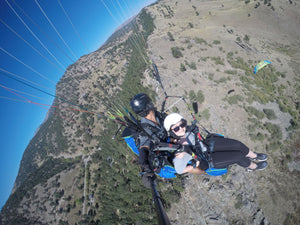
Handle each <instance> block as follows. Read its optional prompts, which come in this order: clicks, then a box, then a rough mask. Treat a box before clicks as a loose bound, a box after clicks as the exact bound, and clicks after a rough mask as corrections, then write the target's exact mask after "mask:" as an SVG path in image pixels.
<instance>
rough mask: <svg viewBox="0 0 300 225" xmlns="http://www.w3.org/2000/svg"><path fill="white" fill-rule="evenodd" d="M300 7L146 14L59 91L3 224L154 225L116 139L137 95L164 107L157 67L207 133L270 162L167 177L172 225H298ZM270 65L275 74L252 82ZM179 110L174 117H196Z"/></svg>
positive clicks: (249, 4)
mask: <svg viewBox="0 0 300 225" xmlns="http://www.w3.org/2000/svg"><path fill="white" fill-rule="evenodd" d="M299 4H300V2H299V1H283V2H282V1H274V0H265V1H258V0H256V1H252V0H246V1H235V0H225V1H209V0H203V1H199V0H181V1H171V0H163V1H159V2H158V3H156V4H153V5H151V6H149V7H147V8H145V9H144V10H142V12H141V13H140V14H139V15H138V16H137V17H136V18H134V19H132V20H130V21H129V22H128V23H126V24H125V25H124V26H123V27H122V28H121V29H119V30H117V31H116V32H115V33H114V34H113V35H112V36H111V37H110V38H109V40H107V41H106V43H105V45H103V46H102V47H101V48H99V49H98V50H97V51H95V52H93V53H91V54H89V55H85V56H82V57H81V58H80V59H79V60H78V61H77V62H76V63H75V64H73V65H71V66H69V68H68V69H67V71H66V72H65V74H64V76H63V77H62V78H61V80H60V81H59V83H58V84H57V93H56V95H57V96H59V98H57V99H56V100H55V102H54V103H53V106H55V108H53V109H54V111H55V113H51V114H49V117H48V118H47V120H46V121H45V122H44V123H43V124H42V125H41V127H40V129H39V130H38V132H37V133H36V135H35V136H34V137H33V139H32V140H31V142H30V143H29V145H28V147H27V148H26V150H25V152H24V155H23V158H22V161H21V164H20V170H19V174H18V177H17V179H16V182H15V187H14V190H13V193H12V194H11V196H10V198H9V199H8V201H7V203H6V204H5V206H4V207H3V209H2V211H1V213H0V224H5V225H6V224H59V225H64V224H69V225H71V224H72V225H75V224H78V225H79V224H156V215H155V209H154V206H153V204H152V199H151V198H152V197H151V193H150V191H149V190H148V189H145V188H144V187H143V186H142V184H141V181H140V176H139V167H138V162H137V157H136V156H135V155H134V154H133V153H132V152H131V151H130V150H129V149H128V147H127V146H126V144H124V141H121V140H120V137H119V136H120V135H118V136H117V138H116V139H114V140H113V139H112V137H113V136H114V134H115V133H116V131H117V129H118V128H119V126H120V125H119V124H118V123H116V122H115V121H113V120H112V118H113V119H115V118H118V115H119V114H118V113H119V111H118V110H121V111H124V110H123V106H124V105H125V106H126V107H127V108H129V106H128V103H129V100H130V98H131V97H132V96H133V95H134V94H136V93H139V92H146V93H148V94H149V95H151V96H152V97H153V99H155V100H156V105H157V107H158V108H160V104H161V102H162V101H163V100H164V99H163V97H164V96H163V92H162V90H161V88H160V86H159V85H158V83H157V81H156V80H155V79H154V78H153V77H152V72H151V70H150V69H149V68H150V65H149V61H150V59H154V61H155V63H156V65H157V66H158V70H159V72H160V75H161V78H162V83H163V84H164V87H165V89H166V91H167V93H168V95H170V96H180V95H182V96H184V97H185V99H186V100H187V101H188V103H189V104H190V103H191V102H194V101H197V102H198V103H199V106H200V107H199V113H197V115H196V117H197V120H198V122H199V124H201V125H203V126H205V127H206V128H207V129H208V130H211V131H213V132H217V133H221V134H223V135H225V136H226V137H230V138H234V139H238V140H240V141H242V142H244V143H245V144H246V145H247V146H249V147H250V148H251V149H252V150H254V151H257V152H264V153H267V154H268V155H269V160H268V161H269V166H268V168H267V169H266V170H264V171H259V172H252V173H249V172H247V171H245V169H243V168H241V167H238V166H236V165H234V166H232V167H230V168H229V172H228V174H226V175H224V176H222V177H210V176H207V175H203V176H196V175H184V176H179V177H178V178H176V179H172V180H162V179H160V181H159V184H158V189H159V191H160V193H161V195H162V197H163V199H164V200H165V206H166V208H167V209H168V210H167V213H168V216H169V218H170V220H171V221H172V224H300V219H299V218H300V199H299V197H300V191H299V188H298V186H299V184H300V182H299V181H300V179H299V178H300V177H299V176H300V174H299V172H300V119H299V117H300V113H299V112H300V76H299V74H300V51H299V49H300V41H299V37H300V29H299V27H300V7H299ZM262 60H269V61H271V64H270V65H267V66H265V67H264V68H263V69H261V70H260V71H259V72H258V73H257V74H253V68H254V67H255V65H256V64H258V63H259V62H260V61H262ZM174 102H175V100H174V99H171V98H170V99H169V100H168V102H167V108H168V107H169V108H170V111H178V112H180V113H181V114H183V115H184V116H185V117H186V118H190V117H191V116H190V115H189V112H188V110H187V107H186V106H185V104H184V103H183V102H179V103H177V104H175V105H173V103H174ZM71 108H72V109H71ZM123 113H125V112H123ZM112 115H114V117H113V116H112Z"/></svg>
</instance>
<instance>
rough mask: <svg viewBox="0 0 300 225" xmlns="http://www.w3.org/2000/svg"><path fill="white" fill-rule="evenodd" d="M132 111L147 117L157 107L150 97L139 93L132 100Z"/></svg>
mask: <svg viewBox="0 0 300 225" xmlns="http://www.w3.org/2000/svg"><path fill="white" fill-rule="evenodd" d="M130 106H131V108H132V110H133V111H134V112H135V113H136V114H138V115H139V116H142V117H145V116H147V114H148V113H149V111H150V110H154V109H155V107H154V105H153V103H152V101H151V99H150V98H149V96H148V95H146V94H144V93H139V94H137V95H135V96H134V97H133V98H132V99H131V100H130Z"/></svg>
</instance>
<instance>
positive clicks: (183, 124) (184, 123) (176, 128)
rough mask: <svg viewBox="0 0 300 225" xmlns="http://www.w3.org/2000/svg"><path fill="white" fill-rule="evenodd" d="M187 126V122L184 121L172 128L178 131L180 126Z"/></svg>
mask: <svg viewBox="0 0 300 225" xmlns="http://www.w3.org/2000/svg"><path fill="white" fill-rule="evenodd" d="M185 126H186V122H185V121H182V123H181V124H180V125H179V126H177V127H174V128H172V130H173V131H174V132H178V131H179V129H180V128H185Z"/></svg>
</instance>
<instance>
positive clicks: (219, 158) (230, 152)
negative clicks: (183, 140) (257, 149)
mask: <svg viewBox="0 0 300 225" xmlns="http://www.w3.org/2000/svg"><path fill="white" fill-rule="evenodd" d="M209 145H210V146H211V147H212V154H211V158H212V162H213V165H214V167H215V168H226V167H228V166H229V165H232V164H235V163H236V164H238V165H240V166H241V167H248V166H250V163H251V160H250V158H248V157H246V155H247V154H248V153H249V148H248V147H247V146H246V145H244V144H243V143H242V142H240V141H237V140H234V139H229V138H222V137H214V138H211V139H210V140H209ZM208 151H210V150H208Z"/></svg>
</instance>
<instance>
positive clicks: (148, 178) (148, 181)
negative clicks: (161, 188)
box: [142, 172, 157, 189]
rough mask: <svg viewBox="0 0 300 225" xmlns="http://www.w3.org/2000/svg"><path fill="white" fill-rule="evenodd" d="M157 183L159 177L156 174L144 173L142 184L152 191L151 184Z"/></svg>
mask: <svg viewBox="0 0 300 225" xmlns="http://www.w3.org/2000/svg"><path fill="white" fill-rule="evenodd" d="M152 181H154V182H155V183H156V182H157V177H156V175H155V174H154V172H143V174H142V183H143V185H144V186H145V187H146V188H149V189H151V182H152Z"/></svg>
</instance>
